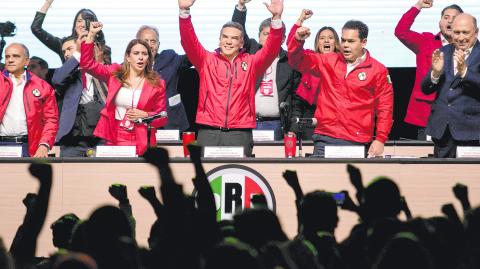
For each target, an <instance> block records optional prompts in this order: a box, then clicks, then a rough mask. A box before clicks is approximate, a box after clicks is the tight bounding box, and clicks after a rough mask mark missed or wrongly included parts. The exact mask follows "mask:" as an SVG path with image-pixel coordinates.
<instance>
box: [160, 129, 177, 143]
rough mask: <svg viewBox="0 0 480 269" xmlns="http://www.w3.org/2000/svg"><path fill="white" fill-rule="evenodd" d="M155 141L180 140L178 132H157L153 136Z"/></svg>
mask: <svg viewBox="0 0 480 269" xmlns="http://www.w3.org/2000/svg"><path fill="white" fill-rule="evenodd" d="M155 136H156V138H157V141H178V140H180V131H179V130H157V133H156V134H155Z"/></svg>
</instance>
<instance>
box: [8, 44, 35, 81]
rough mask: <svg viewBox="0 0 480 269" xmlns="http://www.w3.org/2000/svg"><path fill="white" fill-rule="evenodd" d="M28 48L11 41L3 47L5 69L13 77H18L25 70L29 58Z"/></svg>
mask: <svg viewBox="0 0 480 269" xmlns="http://www.w3.org/2000/svg"><path fill="white" fill-rule="evenodd" d="M29 57H30V53H29V52H28V48H27V47H26V46H25V45H24V44H22V43H11V44H10V45H8V47H7V48H6V49H5V69H7V71H8V72H9V73H11V74H14V75H15V77H17V78H18V77H20V76H21V75H22V74H23V72H24V71H25V67H26V66H27V65H28V63H29V61H30V59H29Z"/></svg>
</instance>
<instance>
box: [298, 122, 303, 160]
mask: <svg viewBox="0 0 480 269" xmlns="http://www.w3.org/2000/svg"><path fill="white" fill-rule="evenodd" d="M303 128H304V125H303V123H301V122H299V123H298V132H297V138H298V139H297V141H298V157H303V154H302V149H303V139H302V136H303Z"/></svg>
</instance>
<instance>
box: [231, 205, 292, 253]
mask: <svg viewBox="0 0 480 269" xmlns="http://www.w3.org/2000/svg"><path fill="white" fill-rule="evenodd" d="M233 221H234V226H235V232H236V234H237V236H238V238H239V239H240V240H242V241H244V242H246V243H247V244H250V245H252V246H253V247H254V248H257V249H259V248H260V247H261V246H263V245H264V244H265V243H267V242H269V241H285V240H287V239H288V238H287V236H286V235H285V233H284V232H283V230H282V226H281V225H280V221H279V220H278V218H277V216H276V215H275V213H273V212H272V211H271V210H269V209H266V208H257V209H255V208H250V209H245V210H244V211H243V212H241V213H240V214H238V215H235V216H234V218H233Z"/></svg>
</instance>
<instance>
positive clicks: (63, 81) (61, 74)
mask: <svg viewBox="0 0 480 269" xmlns="http://www.w3.org/2000/svg"><path fill="white" fill-rule="evenodd" d="M79 66H80V63H79V62H78V60H77V59H76V58H75V57H71V58H70V59H68V60H67V61H66V62H65V63H64V64H63V65H62V66H60V67H59V68H57V69H55V72H54V73H53V77H52V85H53V86H54V87H55V89H56V90H57V91H59V92H63V91H65V90H66V89H67V86H68V85H69V84H70V82H71V80H72V79H75V78H74V76H73V75H74V74H75V73H76V72H78V71H79V70H78V67H79Z"/></svg>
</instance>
